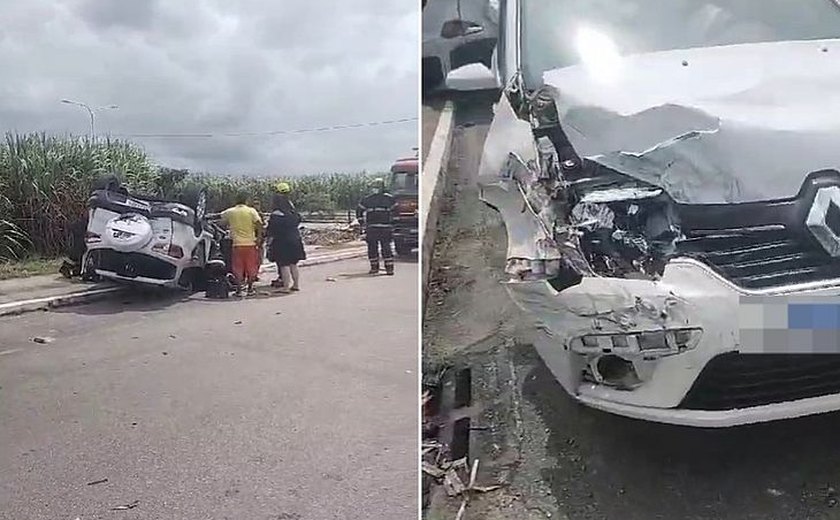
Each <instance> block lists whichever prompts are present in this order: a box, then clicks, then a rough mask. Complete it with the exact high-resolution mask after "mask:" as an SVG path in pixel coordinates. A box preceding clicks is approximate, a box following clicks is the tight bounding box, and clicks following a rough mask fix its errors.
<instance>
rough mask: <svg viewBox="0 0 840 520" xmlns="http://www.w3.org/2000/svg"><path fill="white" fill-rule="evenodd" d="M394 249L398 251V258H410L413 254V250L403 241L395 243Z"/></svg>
mask: <svg viewBox="0 0 840 520" xmlns="http://www.w3.org/2000/svg"><path fill="white" fill-rule="evenodd" d="M394 249H396V250H397V255H398V256H408V255H410V254H411V250H412V248H411V247H410V246H409V245H408V244H406V243H405V242H403V241H402V240H395V241H394Z"/></svg>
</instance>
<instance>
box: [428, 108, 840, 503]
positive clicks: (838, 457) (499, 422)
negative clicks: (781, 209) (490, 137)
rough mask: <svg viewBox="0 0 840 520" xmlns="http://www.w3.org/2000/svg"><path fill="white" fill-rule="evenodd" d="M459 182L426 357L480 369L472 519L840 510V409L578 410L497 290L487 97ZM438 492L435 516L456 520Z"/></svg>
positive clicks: (451, 199) (468, 119)
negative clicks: (756, 413) (488, 193)
mask: <svg viewBox="0 0 840 520" xmlns="http://www.w3.org/2000/svg"><path fill="white" fill-rule="evenodd" d="M456 114H457V115H456V124H457V125H458V128H457V130H456V133H455V135H454V143H453V154H452V158H451V164H450V172H451V175H450V178H449V179H447V192H446V201H447V206H446V207H445V208H444V212H443V217H442V222H441V230H442V231H441V233H440V238H439V242H438V244H437V246H436V252H435V256H434V264H433V266H432V270H433V279H432V283H433V287H432V292H431V296H430V298H429V303H428V306H427V309H426V310H425V321H424V353H423V354H424V360H425V361H426V362H427V363H438V364H454V365H457V366H469V367H472V370H473V392H474V399H475V402H476V406H477V408H478V412H477V414H476V417H477V420H478V422H479V423H480V427H481V428H480V429H478V430H475V431H473V433H472V435H471V456H473V457H477V458H479V459H480V460H481V468H482V469H481V471H480V476H479V480H480V481H482V483H484V484H488V483H493V482H495V481H502V482H504V483H506V486H505V488H504V489H502V490H500V491H496V492H493V493H488V494H486V495H482V496H480V497H479V498H478V499H477V500H476V501H474V502H473V503H472V504H471V505H470V507H469V509H468V511H467V518H468V519H470V518H482V519H489V520H497V519H523V518H524V519H532V518H553V519H554V518H569V519H572V520H578V519H582V520H601V519H604V520H613V519H615V520H649V519H660V518H661V519H667V520H671V519H676V518H685V519H692V520H701V519H702V520H706V519H708V520H712V519H732V520H735V519H750V520H752V519H755V520H758V519H779V520H781V519H794V518H795V519H833V518H840V505H838V493H837V491H836V490H837V489H840V443H837V442H836V440H835V439H836V433H835V432H836V431H838V428H840V414H827V415H823V416H817V417H811V418H805V419H799V420H791V421H783V422H777V423H771V424H764V425H755V426H749V427H742V428H734V429H727V430H698V429H689V428H680V427H673V426H665V425H659V424H652V423H645V422H641V421H634V420H630V419H625V418H621V417H616V416H612V415H609V414H605V413H601V412H597V411H594V410H590V409H587V408H584V407H581V406H579V405H577V404H576V403H575V402H574V401H572V400H571V399H570V398H569V397H568V396H567V395H566V394H565V392H564V391H563V390H562V388H561V387H560V386H559V384H558V383H557V382H556V381H555V380H554V378H553V377H552V376H551V374H550V373H549V371H548V369H547V368H546V367H545V365H544V364H543V363H542V361H541V360H540V358H539V356H538V355H537V354H536V352H535V351H534V349H533V348H532V347H531V346H530V344H529V342H528V334H529V333H530V329H529V327H528V322H527V320H526V319H525V318H526V317H524V316H522V315H521V314H520V313H519V311H518V310H517V309H516V308H514V307H513V306H512V305H511V304H510V301H509V298H508V297H507V294H506V292H505V291H504V290H503V289H502V288H501V287H500V286H499V284H498V280H499V279H500V270H501V266H502V265H503V261H504V258H503V254H504V243H505V235H504V229H503V226H502V224H501V221H500V220H499V218H498V217H497V216H496V214H495V213H494V212H493V211H492V210H489V209H487V208H484V207H483V205H482V204H481V203H480V202H479V201H478V200H477V197H476V195H477V194H476V189H475V184H474V181H475V179H474V175H475V172H476V166H477V164H478V162H477V161H478V157H479V154H480V151H481V145H482V142H483V139H484V136H485V135H486V132H487V123H488V122H489V118H490V107H489V103H487V102H486V100H476V101H472V102H470V101H464V100H461V101H460V102H459V104H458V108H457V113H456ZM457 505H458V504H457V503H456V502H454V501H450V500H446V499H445V498H443V497H440V496H438V497H437V498H436V500H434V501H433V505H432V507H431V508H430V510H429V511H427V517H428V518H435V519H437V518H440V519H443V518H454V515H455V510H456V509H457Z"/></svg>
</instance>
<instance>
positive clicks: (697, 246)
mask: <svg viewBox="0 0 840 520" xmlns="http://www.w3.org/2000/svg"><path fill="white" fill-rule="evenodd" d="M805 233H807V231H805V230H802V231H800V232H799V233H796V234H795V233H792V232H791V231H790V230H789V229H787V228H786V227H784V226H781V225H779V226H764V227H758V228H749V229H743V228H742V229H737V230H726V229H723V230H714V231H709V232H700V231H694V232H693V233H692V236H690V237H689V238H687V239H685V240H683V241H681V242H680V243H679V244H678V245H677V248H678V251H679V252H680V253H681V254H684V255H687V256H691V257H695V258H698V259H699V260H701V261H703V262H704V263H706V264H709V265H710V266H712V267H713V268H715V270H717V271H718V272H719V273H720V274H721V275H723V276H724V277H725V278H727V279H728V280H730V281H732V282H733V283H735V284H736V285H739V286H741V287H745V288H747V289H760V288H764V287H773V286H779V285H787V284H793V283H804V282H814V281H819V280H825V279H829V278H840V262H837V261H836V260H835V259H833V258H832V257H831V256H830V255H828V253H826V252H825V251H824V250H823V249H822V248H821V247H820V246H819V245H818V244H817V243H816V242H815V241H813V240H811V239H810V237H809V236H807V235H805Z"/></svg>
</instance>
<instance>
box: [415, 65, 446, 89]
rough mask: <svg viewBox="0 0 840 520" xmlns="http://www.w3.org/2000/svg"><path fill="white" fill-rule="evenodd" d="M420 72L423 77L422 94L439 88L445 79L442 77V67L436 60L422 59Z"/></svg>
mask: <svg viewBox="0 0 840 520" xmlns="http://www.w3.org/2000/svg"><path fill="white" fill-rule="evenodd" d="M421 70H422V75H423V92H424V93H426V92H429V91H431V90H434V89H436V88H437V87H439V86H441V84H442V83H443V82H444V80H445V79H446V78H444V77H443V66H442V65H441V63H440V60H439V59H438V58H435V57H431V58H423V62H422V65H421Z"/></svg>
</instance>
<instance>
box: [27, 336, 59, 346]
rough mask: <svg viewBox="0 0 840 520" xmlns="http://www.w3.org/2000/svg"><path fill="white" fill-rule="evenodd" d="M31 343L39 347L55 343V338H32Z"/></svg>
mask: <svg viewBox="0 0 840 520" xmlns="http://www.w3.org/2000/svg"><path fill="white" fill-rule="evenodd" d="M32 341H33V342H35V343H39V344H41V345H47V344H49V343H52V342H53V341H55V338H51V337H49V336H35V337H34V338H32Z"/></svg>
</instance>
